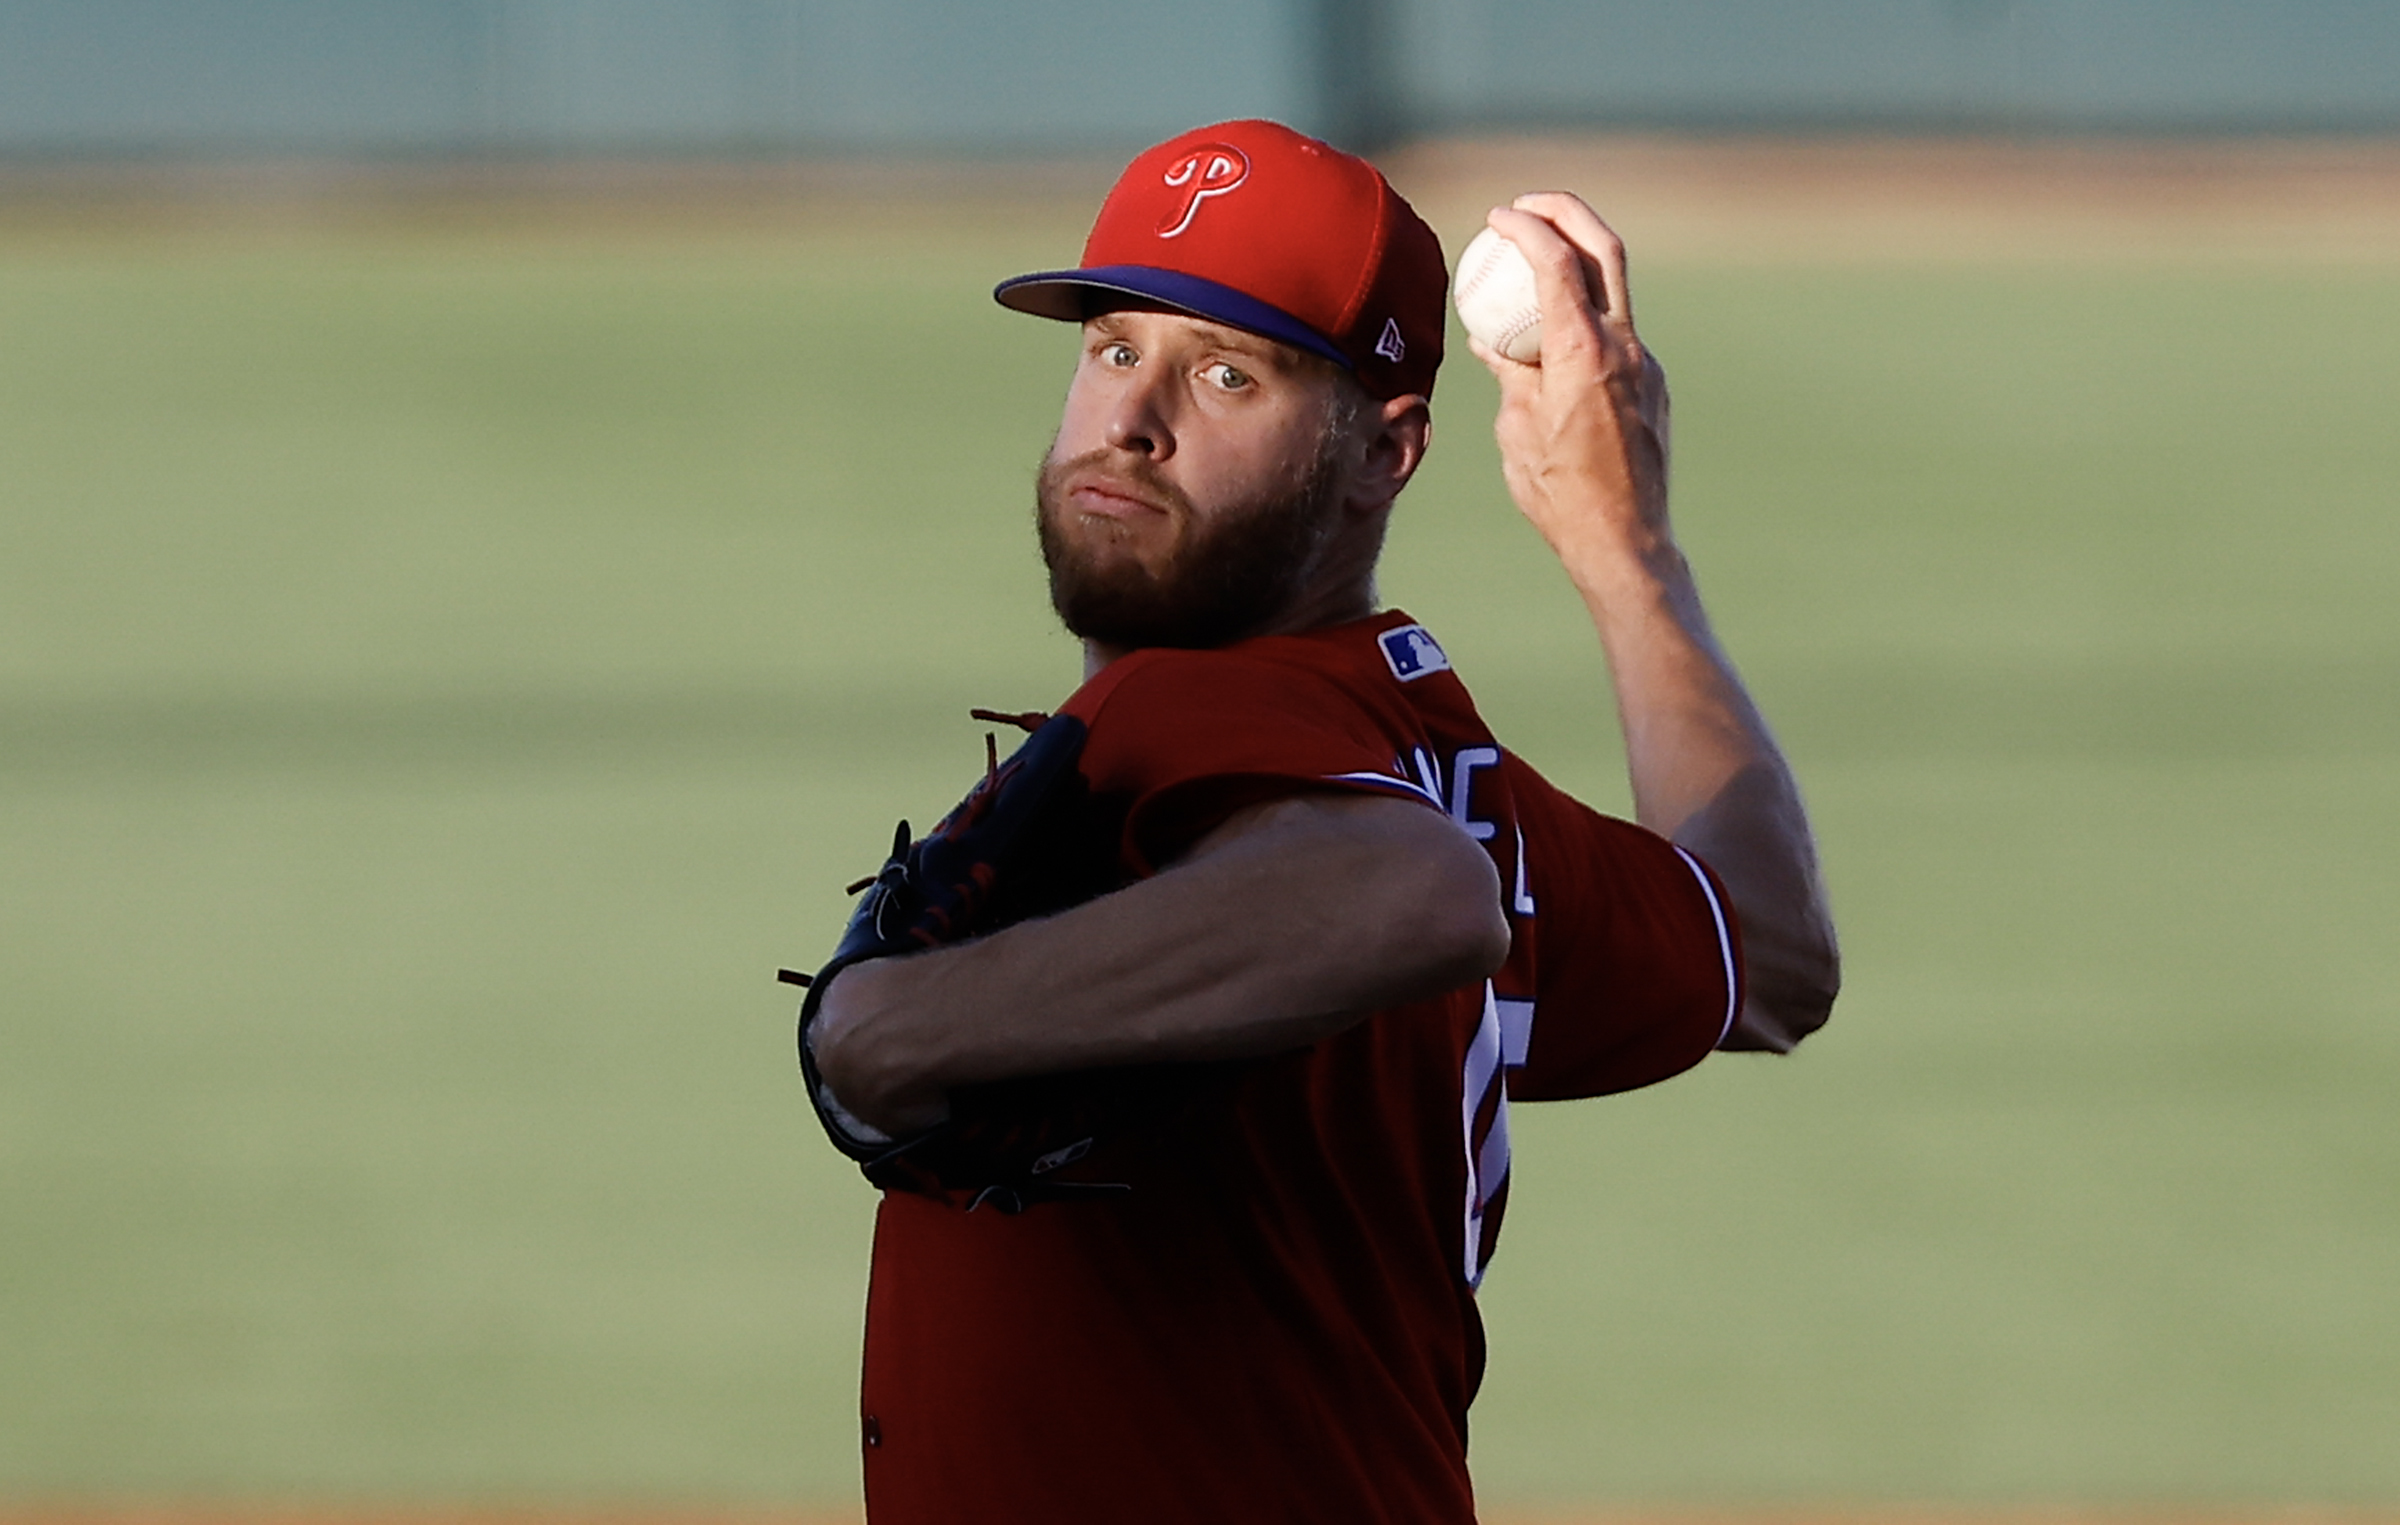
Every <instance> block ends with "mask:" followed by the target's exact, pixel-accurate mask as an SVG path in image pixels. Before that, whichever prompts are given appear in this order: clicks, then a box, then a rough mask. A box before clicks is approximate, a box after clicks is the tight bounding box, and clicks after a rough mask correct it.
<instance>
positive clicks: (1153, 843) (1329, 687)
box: [1069, 651, 1438, 873]
mask: <svg viewBox="0 0 2400 1525" xmlns="http://www.w3.org/2000/svg"><path fill="white" fill-rule="evenodd" d="M1121 660H1123V661H1125V662H1129V663H1134V664H1137V666H1136V669H1135V670H1134V671H1132V672H1131V673H1129V674H1128V675H1126V676H1125V677H1124V678H1123V679H1122V680H1121V681H1118V682H1116V683H1114V684H1113V685H1112V686H1111V687H1110V688H1109V689H1108V691H1107V692H1106V694H1105V697H1103V698H1102V699H1101V700H1100V701H1099V702H1098V703H1097V704H1096V705H1095V706H1093V710H1092V713H1091V714H1089V715H1087V716H1086V717H1085V718H1086V723H1087V724H1089V725H1090V727H1091V735H1090V739H1089V740H1088V741H1087V742H1086V743H1085V746H1084V753H1083V772H1084V776H1085V778H1086V780H1087V781H1089V783H1090V784H1091V787H1092V790H1093V792H1094V794H1096V795H1099V796H1101V797H1104V798H1111V799H1114V800H1115V801H1117V802H1118V804H1119V805H1120V807H1121V808H1122V809H1123V810H1124V811H1125V826H1124V848H1125V856H1126V858H1127V860H1128V861H1129V862H1130V864H1131V865H1132V866H1133V867H1134V868H1135V869H1136V870H1138V871H1139V872H1143V873H1150V872H1154V871H1156V870H1157V869H1158V868H1160V867H1162V866H1164V865H1165V864H1167V863H1170V862H1172V861H1173V860H1174V859H1175V858H1177V857H1179V856H1181V855H1182V853H1183V852H1184V851H1185V850H1186V849H1187V848H1189V847H1190V846H1191V845H1192V844H1193V843H1195V842H1197V841H1198V840H1199V839H1200V838H1202V837H1204V836H1206V835H1207V834H1208V833H1209V832H1210V831H1212V830H1214V829H1215V828H1216V827H1217V826H1218V825H1220V824H1222V823H1223V822H1224V820H1225V819H1226V818H1227V817H1228V816H1230V815H1232V814H1234V813H1235V812H1236V811H1239V810H1241V809H1244V808H1245V807H1247V806H1250V805H1254V804H1260V803H1264V802H1265V801H1268V800H1272V799H1280V798H1287V797H1290V796H1292V795H1297V794H1307V793H1318V792H1340V793H1366V794H1384V795H1391V796H1394V797H1398V798H1403V799H1411V800H1414V801H1416V802H1417V803H1419V804H1433V803H1434V802H1433V801H1432V800H1429V799H1428V798H1427V797H1426V794H1425V791H1424V788H1423V786H1422V785H1421V784H1420V783H1419V782H1417V781H1416V780H1414V779H1412V778H1411V777H1410V776H1409V775H1408V774H1407V773H1406V772H1405V771H1404V770H1403V769H1402V768H1401V767H1400V765H1399V763H1398V761H1397V753H1398V751H1399V747H1398V745H1397V743H1396V742H1395V740H1394V738H1393V737H1392V736H1391V735H1390V734H1389V731H1388V729H1387V725H1386V724H1385V723H1384V722H1382V721H1380V720H1379V718H1378V717H1377V716H1375V715H1373V714H1371V713H1370V712H1369V711H1368V710H1367V709H1366V708H1365V707H1364V706H1363V705H1362V704H1361V703H1360V701H1359V700H1358V699H1357V698H1356V697H1354V696H1353V695H1351V694H1350V693H1348V692H1347V691H1345V690H1344V689H1343V688H1342V687H1341V685H1339V684H1338V683H1336V682H1334V681H1332V680H1331V679H1329V678H1325V677H1322V676H1319V675H1317V674H1314V673H1311V672H1309V671H1307V670H1306V669H1303V668H1299V667H1295V666H1290V665H1287V664H1282V663H1274V662H1267V661H1261V660H1256V659H1250V658H1244V657H1241V656H1239V655H1234V654H1227V653H1222V652H1197V651H1195V652H1184V651H1146V652H1142V653H1138V654H1137V655H1135V656H1133V657H1128V658H1123V659H1121ZM1075 708H1077V706H1076V705H1073V704H1070V706H1069V709H1070V711H1072V710H1074V709H1075ZM1437 808H1438V807H1437Z"/></svg>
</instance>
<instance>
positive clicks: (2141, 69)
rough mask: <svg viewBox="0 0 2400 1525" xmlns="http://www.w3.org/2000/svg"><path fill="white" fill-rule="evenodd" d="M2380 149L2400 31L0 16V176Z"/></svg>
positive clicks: (2398, 14) (2217, 6)
mask: <svg viewBox="0 0 2400 1525" xmlns="http://www.w3.org/2000/svg"><path fill="white" fill-rule="evenodd" d="M1249 114H1264V115H1272V116H1279V117H1283V118H1285V119H1286V120H1290V121H1294V122H1298V123H1300V124H1302V125H1305V126H1310V127H1313V128H1316V129H1318V130H1320V131H1329V132H1331V133H1332V134H1334V135H1336V136H1345V137H1357V136H1360V135H1371V134H1373V133H1375V132H1377V131H1386V132H1393V131H1396V132H1402V133H1405V132H1426V131H1439V130H1443V129H1449V128H1460V127H1478V126H1507V125H1517V124H1548V123H1578V124H1614V125H1646V124H1673V125H1702V126H1705V125H1734V126H1743V125H1759V126H1826V125H1883V124H1889V125H1894V126H1904V127H1961V126H1964V127H1987V128H1989V127H1998V128H2007V129H2015V130H2021V131H2040V130H2048V129H2054V128H2056V129H2070V130H2071V129H2082V128H2102V129H2129V130H2180V129H2202V130H2232V131H2240V130H2249V129H2281V128H2355V129H2393V128H2400V0H2288V3H2281V4H2275V3H2258V0H2254V3H2248V4H2243V3H2237V0H1649V3H1635V0H1206V3H1201V0H1183V3H1177V0H1039V3H1018V4H997V3H972V0H0V152H6V153H13V154H19V155H24V154H70V155H87V154H93V153H142V152H152V151H162V150H163V151H169V152H201V153H208V152H222V151H233V152H254V151H274V152H288V151H300V152H332V153H360V152H366V153H377V152H403V153H410V152H435V153H452V152H462V151H463V152H476V151H484V150H502V151H517V150H549V149H560V150H603V151H606V150H637V151H646V150H667V151H674V150H709V151H722V150H726V149H741V148H761V149H770V150H780V149H789V148H801V149H809V148H833V149H858V148H869V149H873V148H892V149H913V148H932V149H941V150H951V151H955V150H961V149H965V150H970V151H972V150H985V149H988V150H992V151H1009V150H1016V149H1026V148H1040V149H1052V148H1079V147H1097V146H1109V147H1116V146H1123V145H1128V144H1133V143H1138V142H1140V141H1144V140H1147V139H1149V138H1152V137H1155V136H1159V135H1162V134H1164V133H1166V132H1169V131H1172V130H1174V129H1176V128H1179V127H1182V126H1186V125H1189V124H1191V123H1193V122H1195V121H1202V120H1207V119H1210V118H1213V117H1221V116H1234V115H1249Z"/></svg>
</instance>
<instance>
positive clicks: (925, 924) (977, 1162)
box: [783, 710, 1151, 1213]
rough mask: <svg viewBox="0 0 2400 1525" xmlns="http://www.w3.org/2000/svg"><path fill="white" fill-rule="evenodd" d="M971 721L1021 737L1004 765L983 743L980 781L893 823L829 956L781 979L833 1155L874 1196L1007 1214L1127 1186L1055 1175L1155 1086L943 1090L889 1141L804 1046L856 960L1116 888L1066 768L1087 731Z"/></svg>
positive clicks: (1136, 1082)
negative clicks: (941, 1107) (935, 814)
mask: <svg viewBox="0 0 2400 1525" xmlns="http://www.w3.org/2000/svg"><path fill="white" fill-rule="evenodd" d="M974 714H975V715H976V717H977V718H978V719H985V720H1002V721H1009V722H1013V723H1016V724H1019V725H1023V726H1025V727H1027V728H1028V729H1029V730H1030V731H1031V732H1032V734H1031V735H1030V736H1029V737H1027V739H1026V741H1025V743H1024V745H1023V746H1022V747H1020V748H1019V749H1018V750H1017V751H1016V753H1015V754H1014V755H1012V756H1011V757H1009V758H1008V759H1007V760H1006V761H1005V762H1003V761H1000V760H999V758H998V755H997V752H998V749H997V747H996V746H990V750H989V752H988V753H987V764H986V769H985V775H984V778H983V781H982V782H981V783H979V784H977V785H976V786H975V788H974V789H973V790H972V791H971V792H970V793H969V794H968V795H967V797H966V798H965V799H964V800H962V801H960V803H959V805H958V807H957V808H956V809H954V810H952V811H951V812H950V813H949V814H948V815H947V816H944V817H943V818H942V821H941V824H940V825H938V826H936V827H935V828H934V829H933V830H932V831H931V832H930V833H928V834H927V835H926V836H924V837H923V838H921V839H912V837H911V836H910V834H909V826H908V823H907V822H906V821H902V822H901V823H900V827H899V830H898V831H897V832H896V833H895V834H894V836H893V839H892V852H891V856H890V857H889V858H888V859H886V860H885V862H884V865H883V867H882V869H881V870H879V871H878V872H877V873H876V874H874V875H873V876H872V877H871V878H868V879H863V880H861V881H859V882H858V883H857V884H855V885H853V886H851V888H852V890H853V891H861V890H863V891H864V893H863V894H861V895H860V898H859V901H858V904H857V906H856V907H855V908H853V910H852V911H851V914H850V922H849V925H848V927H847V928H846V929H845V930H844V932H843V934H842V938H841V941H840V943H839V944H837V945H836V946H835V948H834V951H833V956H832V957H831V958H830V959H828V960H827V961H826V962H825V964H824V966H823V967H822V968H820V969H819V970H818V971H817V972H816V974H815V975H814V976H813V977H812V976H808V975H800V974H795V973H793V972H792V971H790V970H786V971H784V973H783V977H784V978H785V979H786V980H788V981H790V982H791V983H794V984H803V985H806V986H807V987H808V995H807V998H806V999H805V1000H804V1001H803V1002H802V1003H801V1006H800V1023H799V1027H800V1031H799V1048H800V1069H801V1073H802V1075H803V1077H804V1078H805V1079H806V1081H807V1084H808V1093H809V1100H810V1102H811V1104H812V1105H814V1107H815V1108H816V1112H817V1118H818V1120H819V1121H820V1122H821V1123H823V1124H824V1127H825V1133H826V1136H827V1137H828V1138H830V1139H831V1140H832V1141H833V1145H834V1147H835V1148H837V1149H839V1150H841V1151H842V1153H844V1154H846V1155H848V1156H849V1157H850V1158H851V1159H853V1160H855V1161H857V1162H858V1165H859V1168H860V1169H861V1170H862V1171H863V1172H864V1173H865V1175H866V1177H867V1179H868V1180H869V1181H872V1182H873V1183H875V1184H876V1185H878V1186H882V1187H887V1188H891V1189H895V1190H901V1191H914V1192H918V1193H921V1194H924V1195H928V1196H934V1197H939V1198H942V1199H945V1200H948V1201H951V1202H953V1203H956V1204H958V1205H962V1206H965V1207H969V1208H973V1207H978V1206H987V1205H988V1206H992V1207H996V1208H998V1209H999V1210H1001V1211H1003V1212H1012V1213H1013V1212H1020V1211H1022V1210H1023V1209H1025V1208H1026V1207H1028V1206H1030V1205H1032V1204H1033V1203H1036V1202H1042V1201H1056V1200H1066V1199H1072V1198H1078V1197H1089V1196H1096V1195H1107V1194H1111V1193H1115V1192H1121V1191H1124V1190H1127V1189H1128V1187H1127V1186H1126V1185H1125V1183H1122V1182H1115V1181H1105V1180H1093V1179H1090V1178H1089V1173H1088V1172H1084V1171H1076V1172H1069V1173H1067V1174H1061V1173H1060V1172H1062V1171H1065V1170H1066V1168H1067V1167H1069V1166H1072V1165H1076V1164H1077V1163H1078V1162H1081V1161H1083V1160H1085V1159H1086V1157H1087V1156H1089V1155H1091V1153H1092V1152H1093V1150H1094V1149H1096V1148H1097V1147H1099V1146H1100V1144H1101V1143H1102V1142H1103V1140H1104V1138H1106V1137H1107V1136H1108V1135H1109V1134H1110V1133H1111V1132H1112V1131H1113V1130H1116V1129H1118V1128H1119V1127H1121V1126H1122V1125H1123V1124H1125V1123H1127V1122H1129V1121H1131V1120H1132V1118H1133V1116H1135V1115H1136V1114H1138V1113H1139V1112H1140V1111H1141V1110H1142V1106H1143V1100H1144V1097H1145V1093H1146V1092H1147V1091H1148V1090H1150V1089H1151V1087H1150V1086H1148V1085H1146V1084H1144V1083H1143V1079H1142V1077H1141V1076H1140V1075H1138V1074H1136V1073H1135V1072H1128V1071H1114V1072H1094V1073H1091V1074H1086V1075H1069V1076H1055V1077H1044V1078H1042V1079H1038V1080H1031V1081H1020V1082H1009V1083H1004V1084H999V1085H988V1086H975V1087H967V1088H962V1089H960V1090H958V1091H954V1092H953V1093H952V1094H951V1096H950V1104H951V1115H950V1118H949V1120H948V1121H946V1122H944V1123H941V1124H939V1125H938V1126H936V1127H933V1128H930V1129H927V1130H926V1131H924V1132H922V1133H917V1134H914V1135H911V1136H909V1137H905V1138H893V1137H890V1136H888V1135H886V1134H884V1133H882V1132H881V1131H880V1130H878V1129H875V1128H873V1127H871V1126H869V1125H868V1124H866V1123H865V1122H863V1121H862V1120H860V1119H859V1118H857V1117H855V1116H853V1115H851V1113H850V1112H849V1111H848V1109H846V1108H845V1107H843V1105H842V1104H841V1100H840V1098H839V1097H837V1096H835V1095H834V1094H833V1092H832V1090H831V1088H829V1087H828V1086H827V1085H826V1084H825V1081H824V1078H823V1076H822V1075H820V1074H819V1073H818V1070H817V1063H816V1055H815V1052H814V1050H813V1049H812V1047H811V1043H810V1029H811V1027H812V1026H813V1024H814V1023H815V1021H816V1017H817V1012H818V1011H819V1009H820V1008H821V1007H822V1005H823V1003H824V999H825V992H826V991H827V989H829V988H830V987H831V985H832V984H833V982H834V980H835V979H837V978H839V977H840V975H841V973H842V971H843V970H845V969H848V968H849V967H851V966H852V965H854V964H859V963H864V962H866V961H867V960H869V959H878V958H893V957H905V956H907V955H909V954H913V953H921V952H924V951H925V950H927V949H929V948H939V947H944V946H947V945H949V944H952V943H957V942H963V941H966V940H968V939H971V938H975V937H980V936H983V935H986V934H988V933H991V932H995V931H998V930H999V929H1000V928H1002V927H1005V926H1009V925H1011V924H1012V923H1015V922H1018V921H1023V920H1026V919H1028V918H1029V917H1034V916H1042V915H1048V914H1051V913H1054V912H1057V911H1061V910H1065V909H1067V908H1068V907H1070V906H1073V905H1077V904H1080V903H1082V902H1083V901H1085V900H1088V899H1091V898H1092V897H1093V896H1095V895H1099V894H1102V893H1105V892H1107V891H1108V890H1111V889H1114V888H1117V887H1118V886H1119V885H1120V884H1122V883H1123V882H1124V877H1123V874H1122V872H1121V870H1120V869H1119V867H1118V865H1117V859H1116V834H1115V832H1114V830H1113V829H1110V825H1109V822H1108V820H1107V819H1106V812H1104V811H1101V810H1098V809H1096V808H1095V806H1094V803H1093V801H1092V799H1091V797H1090V794H1089V791H1088V789H1087V787H1086V786H1085V784H1084V781H1083V777H1082V774H1081V773H1080V772H1079V771H1078V770H1077V768H1076V761H1077V758H1078V757H1079V755H1080V754H1081V752H1082V750H1083V741H1084V734H1085V733H1084V725H1083V722H1082V721H1080V720H1077V719H1075V718H1074V717H1073V716H1069V715H1061V716H1057V717H1055V718H1053V717H1045V716H1041V715H1038V714H1037V715H1025V716H1014V715H1001V714H995V713H992V712H990V711H984V710H977V711H975V712H974ZM986 741H987V746H988V745H989V744H990V738H988V737H987V738H986Z"/></svg>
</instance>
